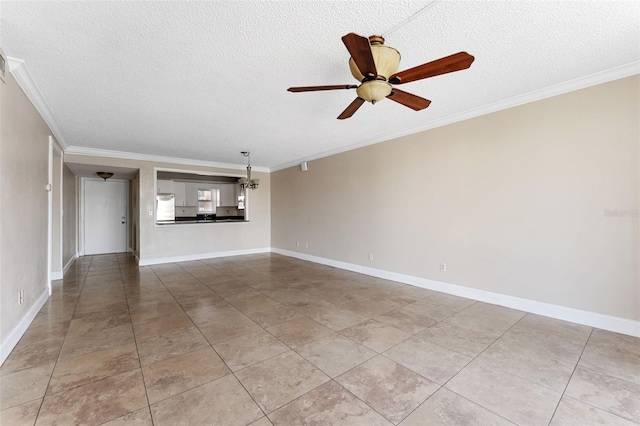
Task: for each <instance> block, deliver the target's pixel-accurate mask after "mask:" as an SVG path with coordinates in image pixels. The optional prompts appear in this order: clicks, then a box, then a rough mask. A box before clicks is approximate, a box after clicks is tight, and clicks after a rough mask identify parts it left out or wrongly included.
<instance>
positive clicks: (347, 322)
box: [301, 307, 369, 331]
mask: <svg viewBox="0 0 640 426" xmlns="http://www.w3.org/2000/svg"><path fill="white" fill-rule="evenodd" d="M301 313H303V314H304V315H306V316H308V317H309V318H311V319H313V320H314V321H316V322H319V323H320V324H322V325H324V326H326V327H329V328H330V329H332V330H334V331H340V330H343V329H345V328H347V327H351V326H352V325H355V324H360V323H362V322H365V321H367V320H368V319H369V318H367V317H365V316H364V315H360V314H358V313H355V312H353V311H350V310H348V309H344V308H340V307H327V308H309V309H303V310H301Z"/></svg>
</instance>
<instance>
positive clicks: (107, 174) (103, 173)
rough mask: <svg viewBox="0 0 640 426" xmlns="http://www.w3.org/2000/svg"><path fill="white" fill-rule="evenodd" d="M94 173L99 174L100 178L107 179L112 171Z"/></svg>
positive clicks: (111, 174)
mask: <svg viewBox="0 0 640 426" xmlns="http://www.w3.org/2000/svg"><path fill="white" fill-rule="evenodd" d="M96 174H97V175H98V176H100V177H101V178H102V179H104V180H105V181H106V180H107V179H109V178H110V177H111V176H113V173H111V172H98V173H96Z"/></svg>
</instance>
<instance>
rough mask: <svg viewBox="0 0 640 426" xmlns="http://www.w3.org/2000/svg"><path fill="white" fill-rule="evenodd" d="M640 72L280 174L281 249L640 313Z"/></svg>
mask: <svg viewBox="0 0 640 426" xmlns="http://www.w3.org/2000/svg"><path fill="white" fill-rule="evenodd" d="M639 80H640V78H639V77H638V76H634V77H630V78H625V79H622V80H618V81H614V82H611V83H607V84H602V85H599V86H594V87H591V88H587V89H584V90H579V91H576V92H572V93H568V94H565V95H561V96H557V97H554V98H549V99H546V100H542V101H538V102H535V103H531V104H527V105H523V106H519V107H516V108H511V109H508V110H504V111H500V112H497V113H493V114H490V115H485V116H481V117H478V118H474V119H471V120H467V121H463V122H459V123H456V124H452V125H448V126H444V127H440V128H437V129H433V130H429V131H425V132H422V133H418V134H414V135H411V136H407V137H403V138H399V139H396V140H392V141H388V142H385V143H380V144H377V145H372V146H369V147H365V148H361V149H358V150H354V151H349V152H345V153H342V154H338V155H334V156H331V157H326V158H323V159H319V160H316V161H312V162H309V171H308V172H306V173H303V172H301V171H300V169H299V168H298V167H293V168H289V169H285V170H281V171H278V172H275V173H272V175H271V179H272V195H271V206H272V234H271V245H272V246H273V247H276V248H281V249H285V250H290V251H298V252H303V253H307V254H310V255H315V256H320V257H324V258H329V259H334V260H339V261H343V262H349V263H353V264H359V265H364V266H369V267H373V268H378V269H382V270H386V271H391V272H397V273H402V274H407V275H412V276H417V277H422V278H426V279H432V280H437V281H442V282H447V283H451V284H457V285H462V286H467V287H472V288H475V289H480V290H485V291H490V292H495V293H500V294H505V295H512V296H517V297H522V298H526V299H531V300H535V301H541V302H547V303H552V304H557V305H562V306H567V307H572V308H578V309H583V310H587V311H592V312H598V313H603V314H609V315H613V316H617V317H622V318H627V319H633V320H640V307H639V306H640V284H639V269H638V259H639V257H640V253H639V248H638V246H639V240H640V234H639V226H638V222H639V219H638V217H637V215H636V216H635V217H606V215H605V210H615V209H620V210H626V211H630V210H635V212H637V209H638V208H639V205H638V204H639V203H638V199H639V193H640V185H639V174H638V170H639V164H640V161H639V158H640V157H639V155H640V154H639V148H638V145H639V139H640V135H639V123H638V120H639V119H638V117H639V111H638V105H639V88H638V84H639ZM407 113H408V114H411V113H412V112H410V111H409V112H407ZM427 114H428V113H427ZM632 216H633V212H632ZM296 242H300V248H297V247H296ZM306 242H308V243H309V248H308V249H306V248H303V247H305V245H304V244H305V243H306ZM369 253H373V254H374V260H373V261H369V260H368V254H369ZM440 262H446V263H447V271H446V272H440V271H439V270H438V267H439V263H440Z"/></svg>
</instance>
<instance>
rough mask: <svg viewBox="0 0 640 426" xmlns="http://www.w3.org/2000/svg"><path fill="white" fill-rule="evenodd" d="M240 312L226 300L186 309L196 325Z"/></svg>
mask: <svg viewBox="0 0 640 426" xmlns="http://www.w3.org/2000/svg"><path fill="white" fill-rule="evenodd" d="M240 313H241V312H240V311H239V310H237V309H236V308H234V307H233V305H231V304H229V303H227V302H220V303H216V304H214V305H207V306H200V307H198V308H192V309H189V310H187V315H189V317H190V318H191V320H192V321H193V322H194V323H196V324H197V325H201V324H206V323H208V322H213V321H219V320H222V319H225V318H229V317H232V316H236V315H239V314H240Z"/></svg>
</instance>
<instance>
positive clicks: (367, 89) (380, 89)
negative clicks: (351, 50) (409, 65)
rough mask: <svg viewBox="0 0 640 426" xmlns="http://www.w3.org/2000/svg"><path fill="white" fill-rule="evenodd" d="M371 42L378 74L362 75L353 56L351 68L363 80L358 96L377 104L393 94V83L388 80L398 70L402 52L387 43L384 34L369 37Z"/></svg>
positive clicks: (354, 75) (355, 75) (352, 72)
mask: <svg viewBox="0 0 640 426" xmlns="http://www.w3.org/2000/svg"><path fill="white" fill-rule="evenodd" d="M369 43H371V54H372V56H373V62H374V63H375V66H376V70H377V73H378V75H377V76H364V75H362V73H361V72H360V70H359V69H358V66H357V65H356V63H355V62H354V60H353V58H349V69H350V70H351V75H353V77H354V78H355V79H356V80H358V81H361V82H362V84H361V85H360V87H358V88H357V89H356V93H357V94H358V97H360V98H362V99H364V100H365V101H367V102H371V103H372V104H375V103H376V102H378V101H380V100H382V99H384V98H386V97H387V96H389V94H391V85H390V84H389V83H388V82H387V81H388V80H389V77H390V76H391V75H392V74H394V73H395V72H396V71H398V66H399V65H400V53H398V51H397V50H396V49H394V48H393V47H390V46H387V45H385V44H384V38H383V37H382V36H371V37H369Z"/></svg>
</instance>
